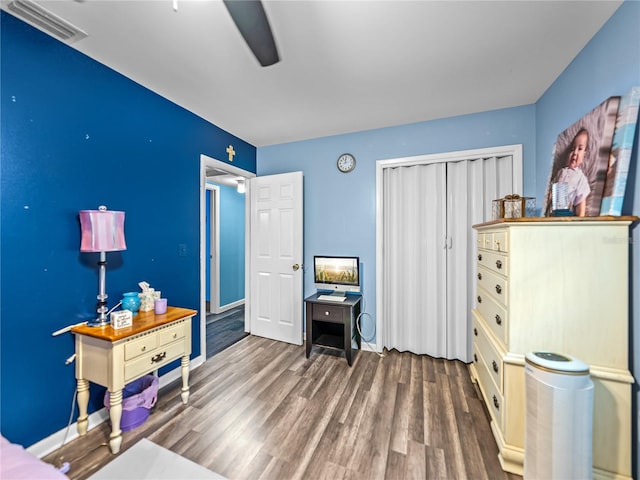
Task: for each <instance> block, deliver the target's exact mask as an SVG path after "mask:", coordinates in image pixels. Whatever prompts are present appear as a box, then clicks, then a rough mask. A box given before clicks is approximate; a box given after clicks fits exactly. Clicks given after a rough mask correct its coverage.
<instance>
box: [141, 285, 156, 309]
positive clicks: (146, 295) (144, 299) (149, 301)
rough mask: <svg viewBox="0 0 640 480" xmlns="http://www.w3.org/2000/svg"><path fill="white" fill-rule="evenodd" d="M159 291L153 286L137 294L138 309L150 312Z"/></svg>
mask: <svg viewBox="0 0 640 480" xmlns="http://www.w3.org/2000/svg"><path fill="white" fill-rule="evenodd" d="M160 293H161V292H160V291H157V292H156V291H155V290H154V289H153V288H149V289H148V290H146V291H144V292H142V293H140V294H138V295H139V296H140V311H141V312H150V311H152V310H153V308H154V304H155V301H156V300H157V299H159V298H160Z"/></svg>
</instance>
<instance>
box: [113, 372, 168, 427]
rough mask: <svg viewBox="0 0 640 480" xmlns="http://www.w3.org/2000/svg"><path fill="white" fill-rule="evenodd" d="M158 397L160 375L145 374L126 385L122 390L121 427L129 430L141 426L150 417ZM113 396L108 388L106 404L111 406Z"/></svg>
mask: <svg viewBox="0 0 640 480" xmlns="http://www.w3.org/2000/svg"><path fill="white" fill-rule="evenodd" d="M157 398H158V377H156V376H155V375H145V376H144V377H141V378H139V379H138V380H134V381H133V382H131V383H128V384H127V385H125V387H124V389H123V390H122V418H121V419H120V429H121V430H122V431H123V432H128V431H129V430H133V429H134V428H137V427H139V426H140V425H142V424H143V423H144V422H146V421H147V418H149V412H150V410H151V408H152V407H153V406H154V405H155V404H156V400H157ZM110 400H111V396H110V395H109V391H108V390H107V391H106V392H105V393H104V406H105V407H106V408H107V410H108V409H109V407H110V403H111V402H110Z"/></svg>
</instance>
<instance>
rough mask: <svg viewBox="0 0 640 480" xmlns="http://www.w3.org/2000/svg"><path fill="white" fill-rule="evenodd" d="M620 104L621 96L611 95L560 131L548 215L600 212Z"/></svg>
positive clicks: (547, 199) (549, 187)
mask: <svg viewBox="0 0 640 480" xmlns="http://www.w3.org/2000/svg"><path fill="white" fill-rule="evenodd" d="M619 105H620V97H610V98H608V99H607V100H606V101H604V102H602V103H601V104H600V105H599V106H597V107H596V108H594V109H593V110H591V111H590V112H589V113H587V114H586V115H585V116H584V117H582V118H581V119H580V120H578V121H577V122H575V123H574V124H573V125H571V126H569V127H567V128H566V129H565V130H564V131H562V132H561V133H560V134H559V135H558V138H557V140H556V143H555V144H554V145H553V159H552V165H551V174H550V175H549V183H548V185H547V191H546V194H545V198H544V205H543V207H542V212H543V214H544V215H545V216H550V215H556V214H557V213H556V212H564V213H563V214H565V215H575V216H579V217H596V216H598V215H600V205H601V203H602V196H603V192H604V186H605V180H606V176H607V169H608V166H609V154H610V152H611V145H612V141H613V133H614V130H615V126H616V118H617V115H618V106H619Z"/></svg>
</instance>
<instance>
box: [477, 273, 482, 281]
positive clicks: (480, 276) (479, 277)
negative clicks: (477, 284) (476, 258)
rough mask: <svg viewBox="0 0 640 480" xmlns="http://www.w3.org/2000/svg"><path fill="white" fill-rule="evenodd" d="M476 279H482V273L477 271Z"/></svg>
mask: <svg viewBox="0 0 640 480" xmlns="http://www.w3.org/2000/svg"><path fill="white" fill-rule="evenodd" d="M478 280H482V274H481V273H480V272H478Z"/></svg>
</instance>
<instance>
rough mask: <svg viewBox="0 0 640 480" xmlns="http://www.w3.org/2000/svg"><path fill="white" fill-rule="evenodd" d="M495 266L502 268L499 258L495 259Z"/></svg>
mask: <svg viewBox="0 0 640 480" xmlns="http://www.w3.org/2000/svg"><path fill="white" fill-rule="evenodd" d="M496 267H498V270H500V269H501V268H502V262H501V261H500V260H496Z"/></svg>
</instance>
